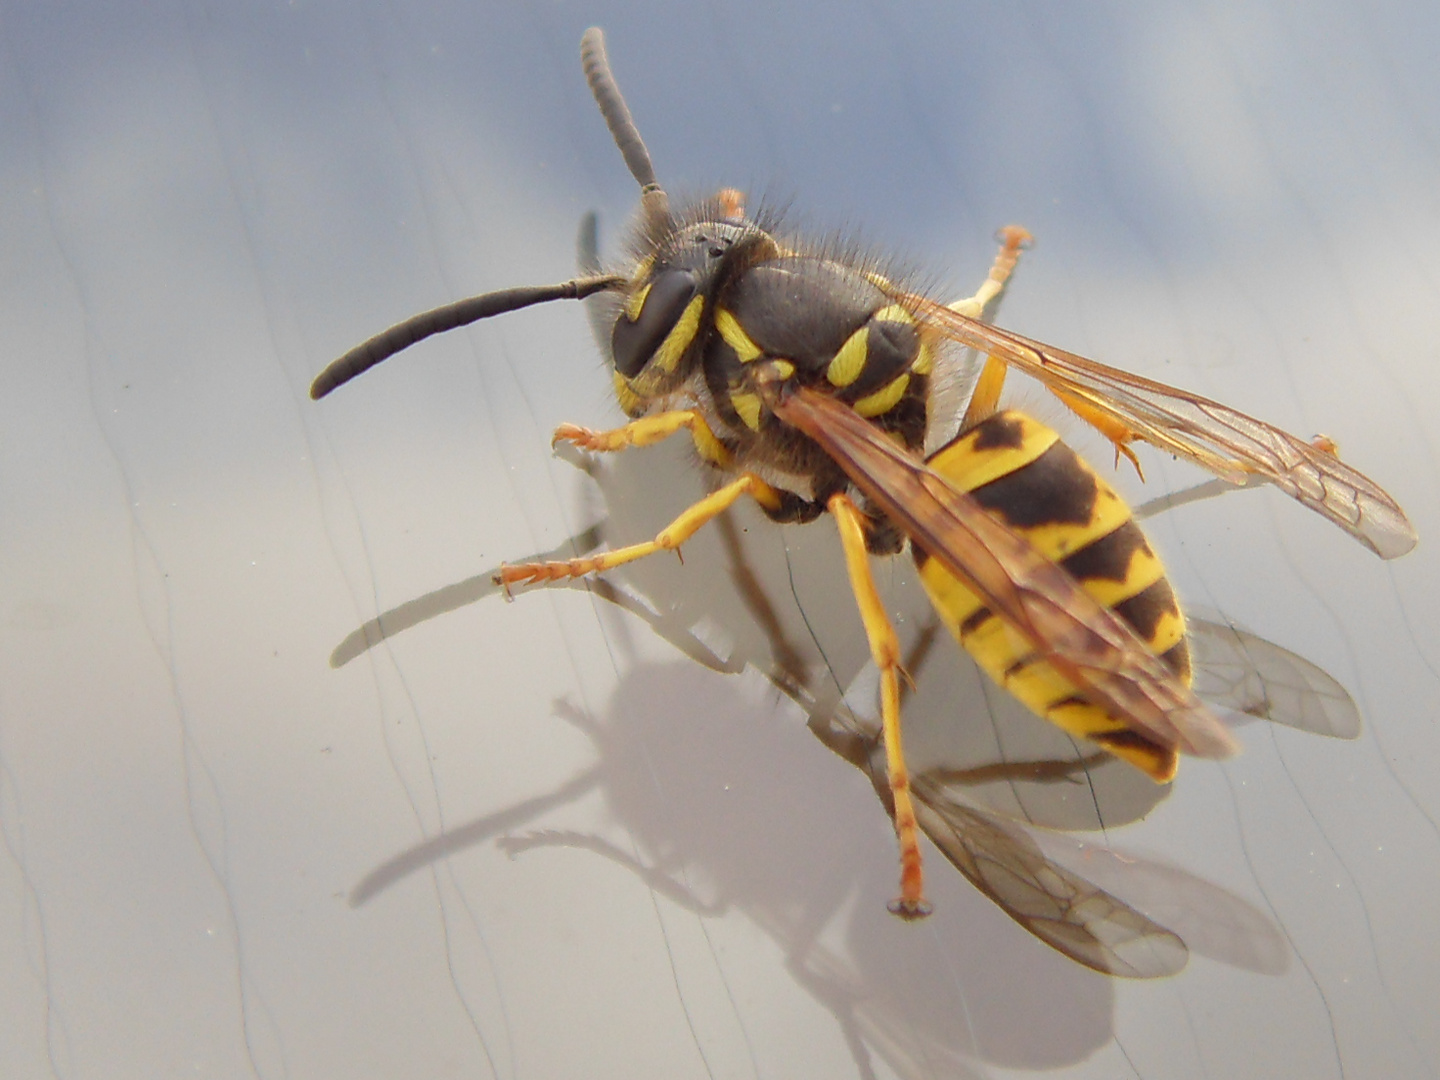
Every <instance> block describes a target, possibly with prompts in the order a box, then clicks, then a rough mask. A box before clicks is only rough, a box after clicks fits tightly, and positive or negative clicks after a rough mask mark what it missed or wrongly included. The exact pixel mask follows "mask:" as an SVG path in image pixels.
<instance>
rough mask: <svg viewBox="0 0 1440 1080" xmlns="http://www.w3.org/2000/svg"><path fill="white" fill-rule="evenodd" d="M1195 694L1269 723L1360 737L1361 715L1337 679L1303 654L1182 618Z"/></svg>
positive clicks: (1225, 624) (1192, 618)
mask: <svg viewBox="0 0 1440 1080" xmlns="http://www.w3.org/2000/svg"><path fill="white" fill-rule="evenodd" d="M1186 633H1187V634H1188V635H1189V640H1190V654H1191V657H1192V658H1193V661H1194V669H1195V692H1196V694H1198V695H1199V696H1200V697H1202V698H1204V699H1205V700H1206V701H1208V702H1210V703H1212V704H1214V705H1219V706H1222V707H1224V708H1227V709H1233V710H1235V711H1236V712H1241V713H1247V714H1249V715H1250V716H1254V717H1258V718H1259V719H1262V720H1269V721H1270V722H1271V723H1275V724H1284V725H1285V726H1287V727H1293V728H1299V729H1300V730H1301V731H1309V732H1312V733H1314V734H1316V735H1328V736H1330V737H1331V738H1335V739H1354V738H1357V737H1359V735H1360V711H1359V709H1357V708H1356V707H1355V702H1354V701H1353V700H1352V699H1351V697H1350V695H1349V693H1347V692H1346V690H1345V688H1344V687H1343V686H1341V685H1340V684H1339V683H1338V682H1337V681H1336V680H1335V679H1333V678H1332V677H1331V676H1330V675H1328V674H1327V673H1326V672H1324V671H1322V670H1321V669H1320V668H1318V667H1316V666H1315V665H1314V664H1312V663H1311V662H1310V661H1309V660H1306V659H1305V658H1304V657H1303V656H1297V655H1296V654H1295V653H1293V652H1291V651H1290V650H1289V649H1282V648H1281V647H1280V646H1279V645H1276V644H1275V643H1274V642H1273V641H1266V640H1265V639H1264V638H1262V637H1256V636H1255V635H1254V634H1252V633H1250V632H1248V631H1246V630H1242V629H1240V628H1239V627H1237V626H1234V625H1232V624H1231V623H1228V622H1216V621H1212V620H1210V619H1203V618H1196V617H1195V616H1194V615H1190V616H1189V617H1187V619H1186Z"/></svg>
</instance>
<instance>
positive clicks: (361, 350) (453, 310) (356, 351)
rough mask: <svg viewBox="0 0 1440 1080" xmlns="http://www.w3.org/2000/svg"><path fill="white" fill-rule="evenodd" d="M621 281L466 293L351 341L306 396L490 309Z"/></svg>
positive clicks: (572, 295)
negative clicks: (364, 338)
mask: <svg viewBox="0 0 1440 1080" xmlns="http://www.w3.org/2000/svg"><path fill="white" fill-rule="evenodd" d="M624 284H625V279H624V278H623V277H620V276H618V275H616V274H599V275H595V276H593V277H585V278H576V279H574V280H573V281H562V282H561V283H560V284H558V285H534V286H524V287H521V288H518V289H501V290H500V291H499V292H492V293H483V294H482V295H480V296H471V297H468V298H466V299H464V300H457V301H455V303H453V304H446V305H445V306H444V307H437V308H433V309H431V310H430V311H425V312H421V313H420V314H419V315H413V316H411V317H410V318H408V319H406V320H405V321H404V322H400V323H396V324H395V325H394V326H392V327H390V329H388V330H383V331H381V332H380V333H378V334H376V335H375V336H374V337H372V338H371V339H370V340H369V341H365V342H362V343H360V344H359V345H356V346H355V348H353V349H351V350H350V351H349V352H347V353H346V354H345V355H344V356H342V357H340V359H338V360H336V361H335V362H334V363H332V364H331V365H330V366H329V367H327V368H326V369H325V370H324V371H322V372H321V373H320V374H319V375H317V376H315V381H314V382H313V383H311V384H310V397H311V398H312V399H313V400H315V401H319V400H320V399H321V398H323V397H324V396H325V395H326V394H328V393H330V391H331V390H334V389H335V388H336V387H337V386H343V385H345V384H346V383H347V382H349V381H350V380H351V379H353V378H355V376H356V375H359V374H361V373H362V372H365V371H369V370H370V369H371V368H372V367H374V366H375V365H376V364H378V363H380V361H382V360H388V359H389V358H390V357H392V356H394V355H395V354H396V353H398V352H400V351H401V350H402V349H407V348H409V347H410V346H411V345H414V344H415V343H416V342H417V341H423V340H424V339H425V338H427V337H429V336H430V335H431V334H439V333H443V332H444V331H446V330H454V329H455V328H456V327H458V326H468V325H469V324H470V323H473V322H478V321H479V320H481V319H488V318H490V317H491V316H492V315H503V314H505V312H507V311H517V310H519V309H520V308H523V307H529V306H530V305H531V304H544V303H546V302H548V301H550V300H583V299H584V298H585V297H587V296H590V295H592V294H594V293H597V292H604V291H605V290H607V289H617V288H619V287H620V286H622V285H624Z"/></svg>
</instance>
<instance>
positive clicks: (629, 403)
mask: <svg viewBox="0 0 1440 1080" xmlns="http://www.w3.org/2000/svg"><path fill="white" fill-rule="evenodd" d="M611 377H612V379H613V380H614V382H615V400H616V401H618V402H619V403H620V410H621V411H622V412H623V413H624V414H625V415H626V416H635V415H636V414H637V413H639V412H640V410H641V409H643V408H644V407H645V399H644V398H642V397H641V396H640V395H639V394H637V393H635V391H634V390H631V389H630V380H629V379H627V378H625V376H624V375H621V374H620V372H618V371H615V372H612V373H611Z"/></svg>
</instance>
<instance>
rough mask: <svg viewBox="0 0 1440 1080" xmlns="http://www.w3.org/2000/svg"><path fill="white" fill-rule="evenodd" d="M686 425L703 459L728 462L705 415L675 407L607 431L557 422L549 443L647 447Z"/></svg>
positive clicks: (601, 448)
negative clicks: (558, 424)
mask: <svg viewBox="0 0 1440 1080" xmlns="http://www.w3.org/2000/svg"><path fill="white" fill-rule="evenodd" d="M686 428H688V429H689V431H690V437H691V438H692V439H693V440H694V441H695V449H696V450H697V451H698V452H699V454H700V456H701V457H702V458H704V459H705V460H706V461H708V462H711V463H712V464H715V465H720V466H725V465H728V464H729V463H730V452H729V451H728V450H726V449H725V447H724V445H723V444H722V443H721V442H720V440H719V439H717V438H716V437H715V433H714V432H713V431H711V430H710V425H709V424H707V423H706V422H705V418H704V417H703V416H701V415H700V413H699V412H698V411H696V410H695V409H675V410H673V411H671V412H662V413H656V414H655V415H654V416H642V417H641V418H640V419H639V420H632V421H631V422H630V423H628V424H626V425H625V426H624V427H618V428H612V429H611V430H609V431H593V430H591V429H590V428H586V427H581V426H580V425H578V424H561V425H560V426H559V427H558V428H556V429H555V434H554V435H553V436H552V437H551V439H550V445H551V446H554V445H555V444H556V443H561V442H569V443H574V444H575V445H576V446H578V447H580V449H582V450H593V451H596V452H600V453H604V452H609V451H614V450H624V449H626V448H627V447H630V446H650V445H652V444H653V443H657V442H661V441H663V440H665V439H668V438H669V437H670V436H671V435H674V434H675V433H676V432H677V431H680V430H682V429H686Z"/></svg>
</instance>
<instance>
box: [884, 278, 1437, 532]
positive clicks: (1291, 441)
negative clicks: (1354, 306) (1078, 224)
mask: <svg viewBox="0 0 1440 1080" xmlns="http://www.w3.org/2000/svg"><path fill="white" fill-rule="evenodd" d="M900 300H901V301H902V302H903V303H904V304H905V305H906V306H908V307H910V308H911V309H912V310H914V311H915V312H916V313H917V314H918V315H919V316H920V317H921V318H922V319H924V320H925V322H926V323H927V324H929V325H930V326H933V327H934V328H935V329H936V330H938V331H939V332H940V333H942V334H944V335H945V336H946V337H949V338H952V339H954V340H955V341H958V342H960V343H961V344H963V345H968V346H970V347H971V348H974V349H978V350H980V351H981V352H984V353H987V354H989V355H991V356H994V357H996V358H997V359H999V360H1002V361H1004V362H1005V363H1007V364H1010V365H1012V366H1013V367H1016V368H1019V369H1020V370H1021V371H1024V372H1025V373H1026V374H1027V375H1030V376H1032V377H1034V378H1036V379H1039V380H1040V381H1041V382H1043V383H1044V384H1045V385H1046V386H1047V387H1049V388H1050V390H1052V391H1053V392H1054V393H1056V394H1057V395H1058V396H1059V397H1060V398H1061V400H1063V401H1064V402H1065V403H1066V404H1067V405H1068V406H1070V407H1071V408H1072V409H1074V410H1075V411H1076V412H1077V413H1078V414H1079V415H1080V416H1081V417H1082V418H1084V419H1085V420H1087V421H1089V422H1091V423H1093V424H1095V426H1096V427H1097V428H1099V430H1100V431H1101V433H1102V434H1104V435H1106V436H1107V437H1108V438H1110V439H1112V440H1113V441H1115V442H1116V444H1117V445H1121V444H1123V443H1125V442H1128V441H1130V440H1132V439H1143V440H1144V441H1146V442H1148V443H1150V444H1151V445H1153V446H1156V447H1159V448H1160V449H1161V450H1164V451H1167V452H1168V453H1172V454H1177V455H1179V456H1180V457H1183V458H1186V459H1188V460H1189V461H1192V462H1194V463H1195V464H1197V465H1199V466H1201V467H1202V468H1205V469H1208V470H1209V471H1210V472H1212V473H1214V474H1215V475H1217V476H1219V477H1222V478H1224V479H1226V480H1229V481H1230V482H1232V483H1237V484H1238V483H1244V482H1245V480H1246V479H1247V478H1248V477H1250V476H1252V475H1259V476H1261V477H1263V478H1265V479H1266V480H1269V481H1270V482H1271V483H1273V484H1274V485H1275V486H1276V487H1278V488H1280V489H1281V490H1282V491H1284V492H1285V493H1286V494H1287V495H1289V496H1291V497H1292V498H1295V499H1298V500H1299V501H1300V502H1302V503H1304V504H1305V505H1306V506H1308V507H1310V508H1311V509H1312V510H1314V511H1316V512H1317V513H1320V514H1323V515H1324V516H1325V517H1327V518H1329V519H1330V520H1331V521H1333V522H1335V524H1337V525H1339V526H1340V527H1341V528H1342V529H1344V530H1345V531H1346V532H1348V533H1350V534H1351V535H1352V536H1354V537H1355V538H1356V539H1358V540H1359V541H1360V542H1361V543H1363V544H1365V545H1366V546H1367V547H1369V548H1370V549H1371V550H1373V551H1374V552H1376V554H1378V555H1379V556H1380V557H1381V558H1384V559H1393V558H1395V557H1396V556H1398V555H1404V554H1405V553H1406V552H1407V551H1409V550H1410V549H1411V548H1413V547H1414V546H1415V540H1416V536H1415V528H1414V526H1413V525H1411V524H1410V521H1409V520H1408V519H1407V518H1406V517H1405V512H1404V511H1403V510H1401V509H1400V507H1399V506H1398V505H1397V504H1396V502H1395V500H1394V499H1392V498H1391V497H1390V496H1389V495H1387V494H1386V493H1385V492H1384V491H1383V490H1382V489H1381V488H1380V487H1379V486H1378V485H1376V484H1375V483H1373V482H1372V481H1371V480H1370V479H1368V478H1367V477H1365V476H1364V475H1362V474H1361V473H1359V472H1357V471H1356V470H1355V469H1352V468H1350V466H1348V465H1346V464H1345V463H1344V462H1342V461H1341V460H1340V459H1339V458H1338V457H1336V456H1335V455H1334V454H1333V453H1331V452H1329V451H1328V450H1326V449H1322V448H1320V447H1317V446H1314V445H1311V444H1310V443H1308V442H1306V441H1304V440H1303V439H1298V438H1296V437H1295V436H1294V435H1290V434H1288V433H1286V432H1284V431H1281V430H1280V429H1279V428H1275V427H1271V426H1270V425H1269V424H1266V423H1264V422H1262V421H1260V420H1256V419H1254V418H1253V417H1250V416H1246V415H1245V414H1244V413H1242V412H1237V411H1236V410H1234V409H1231V408H1229V407H1227V406H1225V405H1221V404H1219V403H1218V402H1214V401H1210V400H1209V399H1208V398H1203V397H1200V396H1199V395H1198V394H1191V393H1187V392H1186V391H1184V390H1177V389H1175V388H1174V387H1170V386H1166V385H1165V384H1164V383H1158V382H1154V381H1153V380H1150V379H1146V378H1142V377H1141V376H1139V375H1132V374H1130V373H1129V372H1125V371H1120V370H1119V369H1117V368H1112V367H1108V366H1106V365H1105V364H1101V363H1097V362H1096V361H1094V360H1087V359H1085V357H1083V356H1076V355H1075V354H1074V353H1069V352H1066V351H1065V350H1063V349H1057V348H1055V347H1054V346H1051V345H1042V344H1041V343H1039V342H1037V341H1031V340H1030V339H1028V338H1024V337H1021V336H1020V335H1019V334H1012V333H1010V332H1009V331H1008V330H1001V329H999V328H998V327H994V326H990V325H988V324H986V323H982V322H977V321H976V320H974V319H970V318H966V317H965V316H964V315H961V314H959V313H958V312H955V311H952V310H950V309H949V308H947V307H945V306H944V305H942V304H937V303H935V302H934V301H933V300H928V299H926V298H924V297H922V296H917V295H913V294H904V295H903V296H901V297H900Z"/></svg>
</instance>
